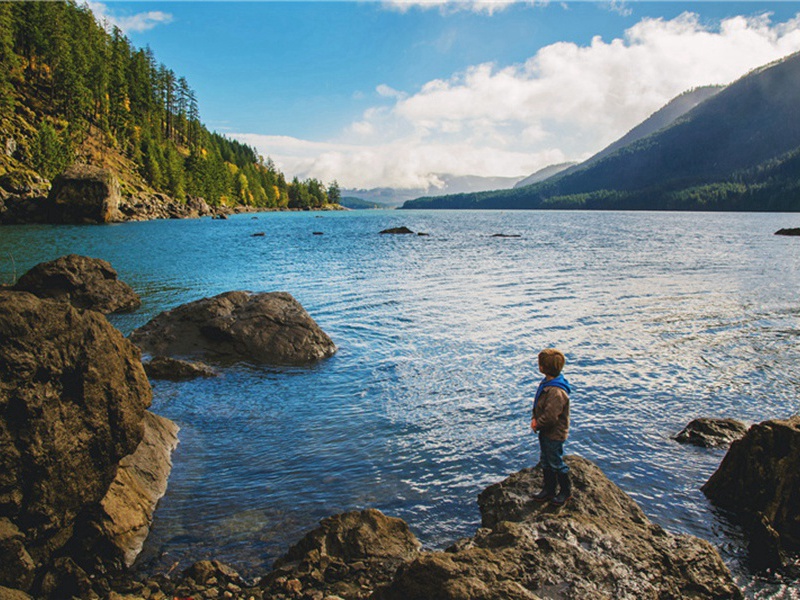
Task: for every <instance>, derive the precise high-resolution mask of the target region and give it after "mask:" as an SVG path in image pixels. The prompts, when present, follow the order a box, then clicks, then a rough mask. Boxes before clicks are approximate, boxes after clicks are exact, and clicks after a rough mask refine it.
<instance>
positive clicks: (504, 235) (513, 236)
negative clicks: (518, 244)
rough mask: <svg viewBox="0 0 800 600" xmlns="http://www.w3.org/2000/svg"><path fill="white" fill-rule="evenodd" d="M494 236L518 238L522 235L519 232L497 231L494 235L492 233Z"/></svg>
mask: <svg viewBox="0 0 800 600" xmlns="http://www.w3.org/2000/svg"><path fill="white" fill-rule="evenodd" d="M492 237H493V238H518V237H522V236H521V235H519V234H516V233H495V234H494V235H492Z"/></svg>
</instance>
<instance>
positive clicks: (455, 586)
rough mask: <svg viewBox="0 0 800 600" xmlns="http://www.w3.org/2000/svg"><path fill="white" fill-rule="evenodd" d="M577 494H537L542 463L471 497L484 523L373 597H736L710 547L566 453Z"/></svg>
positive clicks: (410, 565)
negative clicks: (563, 498) (655, 520)
mask: <svg viewBox="0 0 800 600" xmlns="http://www.w3.org/2000/svg"><path fill="white" fill-rule="evenodd" d="M566 460H567V463H568V464H569V465H570V467H571V469H572V478H573V485H574V496H573V498H572V499H571V500H570V502H569V503H567V504H566V505H565V506H563V507H556V506H554V505H551V504H548V503H544V504H541V503H538V502H536V501H534V500H533V499H532V495H533V494H534V493H535V492H536V491H538V490H539V489H540V488H541V485H542V477H541V471H540V470H539V469H525V470H523V471H521V472H519V473H516V474H514V475H511V476H510V477H508V478H507V479H506V480H504V481H502V482H500V483H498V484H495V485H492V486H490V487H489V488H487V489H486V490H484V491H483V493H481V494H480V496H479V498H478V503H479V505H480V509H481V516H482V528H481V529H479V530H478V532H477V534H476V535H475V536H474V537H473V538H472V539H471V540H467V541H462V542H460V543H459V544H458V545H457V546H456V547H454V548H452V549H451V551H449V552H426V553H422V554H420V555H419V556H418V557H417V558H415V559H414V560H412V561H410V562H407V563H405V564H404V565H403V566H401V567H400V569H399V570H398V571H397V575H396V576H395V578H394V581H393V582H392V583H391V584H390V585H389V586H388V587H386V588H385V589H382V590H378V592H377V593H376V594H375V596H374V597H375V598H376V599H380V600H399V599H403V600H414V599H423V598H437V599H441V600H456V599H459V600H460V599H466V598H482V599H484V600H494V599H496V600H501V599H508V598H514V599H520V600H523V599H525V600H533V599H534V598H539V597H541V598H696V599H699V598H709V599H711V598H742V597H743V596H742V594H741V592H740V590H739V589H738V588H737V587H736V585H735V584H734V582H733V579H732V577H731V574H730V572H729V571H728V569H727V568H726V567H725V565H724V563H723V562H722V559H721V558H720V556H719V554H718V553H717V551H716V550H715V549H714V547H713V546H712V545H711V544H709V543H708V542H706V541H703V540H700V539H697V538H695V537H692V536H687V535H671V534H669V533H667V532H666V531H664V530H663V529H662V528H661V527H659V526H657V525H654V524H652V523H650V522H649V521H648V519H647V517H645V515H644V513H643V512H642V510H641V509H640V508H639V506H638V505H637V504H636V503H635V502H634V501H633V500H631V498H630V497H628V496H627V495H626V494H625V493H624V492H623V491H622V490H620V489H619V488H618V487H617V486H615V485H614V484H613V483H611V482H610V481H609V480H608V479H607V478H606V477H605V475H604V474H603V473H602V471H600V469H598V468H597V467H596V466H595V465H594V464H592V463H591V462H589V461H587V460H585V459H583V458H580V457H577V456H569V457H567V459H566Z"/></svg>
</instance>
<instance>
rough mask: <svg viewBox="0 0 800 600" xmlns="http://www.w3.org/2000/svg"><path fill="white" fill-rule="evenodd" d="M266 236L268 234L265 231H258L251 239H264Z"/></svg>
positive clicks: (252, 234)
mask: <svg viewBox="0 0 800 600" xmlns="http://www.w3.org/2000/svg"><path fill="white" fill-rule="evenodd" d="M265 235H267V234H266V232H264V231H256V232H255V233H251V234H250V237H264V236H265Z"/></svg>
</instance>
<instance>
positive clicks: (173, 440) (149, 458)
mask: <svg viewBox="0 0 800 600" xmlns="http://www.w3.org/2000/svg"><path fill="white" fill-rule="evenodd" d="M177 445H178V426H177V425H175V423H173V422H172V421H170V420H169V419H165V418H164V417H159V416H157V415H154V414H152V413H150V412H146V413H145V414H144V435H143V437H142V441H141V442H140V443H139V445H138V446H137V447H136V450H135V451H134V452H133V454H130V455H128V456H126V457H124V458H123V459H122V460H121V461H120V463H119V468H118V470H117V475H116V477H115V478H114V481H113V482H112V483H111V486H110V487H109V488H108V492H106V495H105V496H104V497H103V499H102V500H101V502H100V506H101V507H102V512H101V513H100V516H99V517H98V518H95V519H94V520H93V524H94V525H95V526H97V527H98V529H99V530H100V540H99V542H100V544H99V545H98V547H97V548H96V549H95V551H96V552H99V551H102V552H104V553H105V554H106V557H105V558H109V557H108V554H109V552H108V550H109V549H111V550H112V551H113V553H114V554H115V555H116V556H117V557H119V558H120V559H121V560H122V562H123V563H124V564H125V566H126V567H130V566H131V565H132V564H133V561H134V560H135V559H136V557H137V556H138V555H139V552H141V550H142V545H143V544H144V541H145V539H146V538H147V534H148V533H150V525H151V524H152V522H153V513H154V512H155V509H156V505H157V504H158V501H159V500H160V499H161V498H162V497H163V496H164V494H165V493H166V491H167V479H168V478H169V473H170V471H171V470H172V461H171V459H170V457H171V454H172V451H173V450H174V449H175V448H176V447H177ZM106 542H110V545H109V544H108V543H106Z"/></svg>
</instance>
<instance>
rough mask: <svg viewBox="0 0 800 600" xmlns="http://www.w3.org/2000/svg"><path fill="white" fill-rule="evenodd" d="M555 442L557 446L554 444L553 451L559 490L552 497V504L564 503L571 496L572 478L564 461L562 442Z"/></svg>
mask: <svg viewBox="0 0 800 600" xmlns="http://www.w3.org/2000/svg"><path fill="white" fill-rule="evenodd" d="M554 444H555V443H554ZM557 444H558V445H557V446H555V445H554V452H555V454H556V459H555V463H556V469H555V471H556V477H557V478H558V487H559V490H558V494H556V496H555V497H554V498H553V504H564V503H566V501H567V500H569V499H570V498H571V497H572V480H571V479H570V477H569V467H568V466H567V463H565V462H564V442H557Z"/></svg>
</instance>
